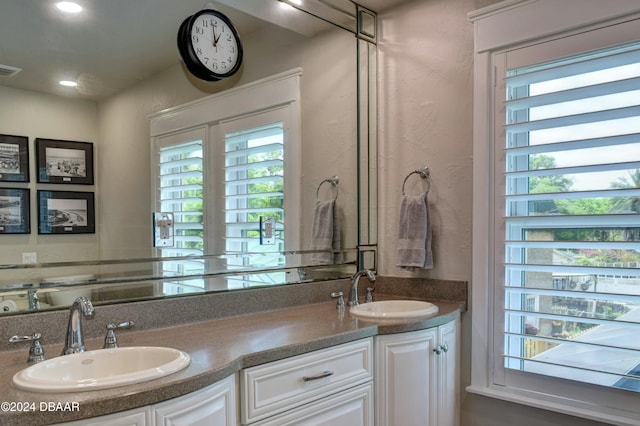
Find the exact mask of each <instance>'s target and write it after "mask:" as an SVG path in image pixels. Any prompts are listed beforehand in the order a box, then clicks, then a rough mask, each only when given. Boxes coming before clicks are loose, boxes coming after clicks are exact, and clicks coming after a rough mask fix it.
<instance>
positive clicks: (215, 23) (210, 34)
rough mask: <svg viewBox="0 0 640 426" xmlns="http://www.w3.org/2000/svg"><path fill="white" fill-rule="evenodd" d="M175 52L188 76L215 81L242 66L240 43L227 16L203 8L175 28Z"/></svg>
mask: <svg viewBox="0 0 640 426" xmlns="http://www.w3.org/2000/svg"><path fill="white" fill-rule="evenodd" d="M178 51H179V52H180V56H181V57H182V61H183V62H184V64H185V66H186V67H187V69H188V70H189V72H190V73H191V74H193V75H194V76H196V77H198V78H199V79H201V80H206V81H218V80H222V79H223V78H226V77H229V76H232V75H233V74H235V73H236V72H237V71H238V69H240V65H242V43H241V41H240V36H239V35H238V31H237V30H236V28H235V27H234V25H233V23H232V22H231V20H230V19H229V18H227V16H225V15H224V14H222V13H220V12H218V11H217V10H212V9H204V10H201V11H199V12H197V13H196V14H194V15H193V16H190V17H188V18H187V19H185V20H184V21H183V22H182V24H181V25H180V28H179V29H178Z"/></svg>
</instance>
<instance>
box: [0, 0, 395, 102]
mask: <svg viewBox="0 0 640 426" xmlns="http://www.w3.org/2000/svg"><path fill="white" fill-rule="evenodd" d="M76 1H77V2H78V3H80V4H81V5H82V6H83V7H84V10H83V11H82V12H81V13H79V14H78V15H68V14H64V13H62V12H60V11H58V9H57V8H56V7H55V3H56V2H57V0H40V1H32V0H27V1H25V0H1V3H0V40H3V42H2V43H1V44H0V64H2V65H9V66H12V67H17V68H21V69H22V71H20V72H19V73H17V74H16V75H14V76H11V77H5V76H0V85H3V86H10V87H16V88H20V89H26V90H34V91H38V92H48V93H53V94H57V95H63V96H75V97H81V98H85V99H91V100H99V99H101V98H104V97H107V96H109V95H111V94H113V93H116V92H118V91H120V90H122V89H124V88H126V87H129V86H131V85H133V84H135V83H137V82H139V81H141V80H143V79H144V78H146V77H148V76H150V75H153V74H156V73H158V72H160V71H163V70H166V69H168V68H170V67H172V66H174V65H175V64H176V63H178V62H179V61H180V57H179V54H178V51H177V48H176V33H177V31H178V27H179V26H180V24H181V23H182V21H183V20H184V19H185V18H187V17H188V16H190V15H192V14H193V13H195V12H197V11H198V10H200V9H203V8H204V7H206V6H207V3H206V0H76ZM221 1H224V2H225V3H227V4H233V3H237V7H239V8H242V7H246V6H247V5H248V4H249V3H252V2H260V3H262V4H264V2H266V0H221ZM273 1H275V0H273ZM404 1H405V0H362V1H359V2H358V3H359V4H361V5H363V6H365V7H367V8H369V9H371V10H374V11H378V12H379V11H382V10H384V9H387V8H389V7H391V6H393V5H395V4H398V3H402V2H404ZM212 3H213V6H214V7H215V8H216V9H218V10H220V11H222V12H223V13H225V14H227V15H228V16H229V18H230V19H231V20H232V21H233V22H234V24H235V25H236V26H237V27H238V29H239V32H240V34H241V35H242V34H244V35H246V34H248V33H250V32H251V31H254V30H255V29H256V28H258V27H259V26H261V25H265V22H264V21H263V20H261V19H258V18H255V17H252V16H250V15H248V14H245V13H242V12H239V11H238V10H235V9H233V8H230V7H228V6H225V5H222V4H220V3H216V2H212ZM276 5H277V2H276ZM65 79H66V80H77V81H78V87H77V88H66V87H62V86H60V85H59V84H58V81H60V80H65Z"/></svg>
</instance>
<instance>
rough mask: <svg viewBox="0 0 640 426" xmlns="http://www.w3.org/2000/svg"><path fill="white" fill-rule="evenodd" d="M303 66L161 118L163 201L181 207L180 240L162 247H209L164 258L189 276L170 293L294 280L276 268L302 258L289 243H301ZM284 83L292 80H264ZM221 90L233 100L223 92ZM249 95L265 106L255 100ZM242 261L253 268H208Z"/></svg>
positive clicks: (166, 272) (170, 250)
mask: <svg viewBox="0 0 640 426" xmlns="http://www.w3.org/2000/svg"><path fill="white" fill-rule="evenodd" d="M298 75H299V74H298V73H297V72H296V73H292V75H291V77H289V78H288V79H282V78H278V79H274V81H265V83H264V85H261V86H257V87H254V86H251V87H247V88H243V90H238V89H237V88H236V89H234V91H233V92H231V94H229V93H224V92H223V94H217V95H215V96H212V97H210V98H208V99H205V100H203V101H201V102H200V103H197V104H194V105H191V106H189V107H184V108H183V107H178V109H179V110H180V113H177V114H176V113H174V114H171V113H169V116H170V118H169V119H168V120H167V123H168V124H167V125H166V127H165V123H164V122H163V121H162V120H163V119H164V117H162V118H159V119H158V121H156V122H155V125H154V129H156V128H163V129H164V128H166V130H164V131H163V132H159V134H157V135H156V136H155V137H154V138H153V146H154V158H155V159H156V160H155V161H156V162H157V164H156V176H155V177H154V182H155V183H156V185H157V186H156V188H155V191H154V192H155V194H156V202H155V203H154V204H153V209H154V210H153V211H154V212H167V213H173V215H174V231H175V238H174V245H173V247H156V250H158V253H159V255H160V256H161V257H180V258H184V257H185V256H202V255H206V260H203V259H182V260H180V261H178V260H167V261H163V262H162V264H163V265H162V275H163V276H181V277H182V278H181V279H179V280H177V279H176V280H175V281H174V282H170V283H168V284H165V285H164V286H163V294H165V295H174V294H181V293H189V292H191V291H198V290H202V289H205V290H226V289H235V288H247V287H252V286H264V285H270V284H281V283H284V282H287V281H288V279H287V273H286V272H284V271H283V270H282V269H276V268H282V267H285V266H287V265H288V264H289V263H290V262H294V259H293V257H295V256H294V255H289V257H287V256H285V255H284V254H283V252H285V251H286V250H296V248H298V247H300V246H301V242H300V231H299V229H298V228H300V222H301V219H300V218H301V213H300V211H301V203H302V201H301V200H302V197H301V180H302V174H301V164H300V163H301V158H300V157H301V152H300V151H301V149H300V136H299V135H300V131H299V129H300V121H299V120H300V113H299V103H298V102H297V96H298V94H299V85H298ZM291 83H294V84H291ZM283 84H284V85H285V86H286V87H287V89H285V90H264V87H272V86H278V87H280V86H281V85H283ZM273 93H276V95H273ZM220 96H224V101H225V102H224V103H221V102H216V101H217V100H218V99H219V97H220ZM274 96H275V98H274ZM246 98H249V99H252V100H253V101H254V104H255V105H257V106H255V105H254V108H255V109H247V107H246V105H247V102H246ZM256 99H260V101H259V102H256ZM169 116H168V117H169ZM194 117H197V118H194ZM156 126H157V127H156ZM180 128H182V129H180ZM285 230H286V231H285ZM299 261H300V260H299V259H297V262H298V263H299ZM240 269H242V270H248V269H251V270H252V272H251V273H243V274H240V275H233V276H226V277H222V276H218V277H216V276H215V275H213V276H211V277H208V278H206V279H204V278H202V276H203V274H205V275H206V274H213V273H216V272H221V271H225V270H240ZM271 269H274V271H271ZM253 270H255V272H253ZM185 276H191V277H188V278H184V277H185ZM165 282H166V281H165Z"/></svg>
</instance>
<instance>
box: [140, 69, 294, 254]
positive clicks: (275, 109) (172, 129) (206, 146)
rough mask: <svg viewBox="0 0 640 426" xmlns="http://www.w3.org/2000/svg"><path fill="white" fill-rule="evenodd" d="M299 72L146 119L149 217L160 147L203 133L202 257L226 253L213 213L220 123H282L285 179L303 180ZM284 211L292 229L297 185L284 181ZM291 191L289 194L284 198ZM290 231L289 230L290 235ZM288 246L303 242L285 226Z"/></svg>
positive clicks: (218, 193) (219, 178) (218, 215)
mask: <svg viewBox="0 0 640 426" xmlns="http://www.w3.org/2000/svg"><path fill="white" fill-rule="evenodd" d="M301 77H302V69H301V68H296V69H293V70H290V71H286V72H283V73H280V74H276V75H274V76H271V77H267V78H264V79H261V80H258V81H255V82H252V83H248V84H245V85H242V86H237V87H235V88H232V89H229V90H225V91H223V92H220V93H217V94H214V95H210V96H207V97H205V98H201V99H198V100H195V101H192V102H189V103H186V104H183V105H180V106H177V107H174V108H170V109H168V110H164V111H161V112H158V113H156V114H152V115H150V116H149V124H150V139H151V146H152V149H151V164H152V167H151V169H152V171H151V173H152V176H151V179H152V180H151V181H152V185H153V187H154V191H153V197H152V200H151V211H156V210H157V206H158V203H159V200H157V196H158V192H157V191H158V188H157V187H156V182H157V179H158V177H157V170H156V165H157V162H158V160H157V156H158V155H159V154H158V148H159V142H160V141H162V140H163V139H166V138H167V137H170V136H172V135H180V134H182V133H187V134H188V132H190V131H195V130H196V129H203V132H204V136H205V138H204V139H203V168H204V170H205V171H204V174H203V176H204V182H203V184H204V188H205V192H206V193H207V194H209V197H206V198H205V199H204V200H203V203H204V204H203V211H204V215H205V225H204V232H205V241H204V255H218V254H224V253H225V249H226V248H225V243H224V240H225V239H224V238H223V237H221V236H224V235H225V234H224V232H225V225H224V214H225V212H224V211H220V209H218V208H217V207H216V205H215V204H214V203H215V200H219V199H221V198H223V197H224V194H225V191H224V162H225V155H224V145H225V140H224V134H223V130H222V128H223V127H224V123H226V122H229V121H232V120H238V119H241V118H243V117H250V116H252V115H253V116H265V115H267V116H268V115H270V114H271V116H276V117H277V120H278V121H281V122H283V123H284V129H283V130H284V139H285V146H286V148H285V155H286V156H287V158H286V159H285V162H286V167H285V170H286V171H285V173H286V175H287V176H301V173H302V169H301V167H302V166H301V156H302V150H301V107H300V85H301ZM286 184H287V186H286V188H285V193H289V194H290V195H289V196H287V197H285V202H286V203H287V204H286V206H285V209H288V210H289V211H290V212H291V214H289V213H287V219H286V220H287V222H288V223H292V224H296V223H299V221H300V220H301V218H300V216H299V213H300V210H301V208H300V207H301V204H300V203H301V192H300V191H301V179H294V178H289V179H287V180H286ZM287 191H289V192H287ZM289 228H290V229H289ZM285 238H286V244H287V245H288V246H289V247H299V246H300V244H301V236H300V232H299V230H298V227H296V226H289V227H288V232H287V233H286V237H285Z"/></svg>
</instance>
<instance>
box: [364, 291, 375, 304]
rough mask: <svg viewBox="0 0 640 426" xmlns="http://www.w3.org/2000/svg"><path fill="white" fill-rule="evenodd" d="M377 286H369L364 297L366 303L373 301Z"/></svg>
mask: <svg viewBox="0 0 640 426" xmlns="http://www.w3.org/2000/svg"><path fill="white" fill-rule="evenodd" d="M375 289H376V288H375V287H367V296H366V297H365V299H364V303H371V302H373V290H375Z"/></svg>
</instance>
